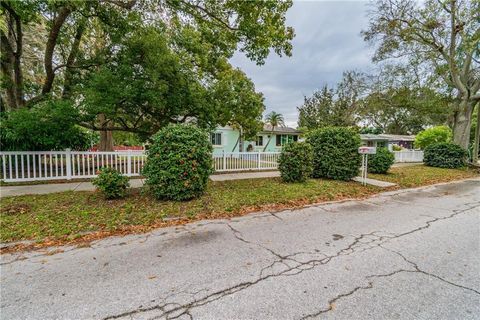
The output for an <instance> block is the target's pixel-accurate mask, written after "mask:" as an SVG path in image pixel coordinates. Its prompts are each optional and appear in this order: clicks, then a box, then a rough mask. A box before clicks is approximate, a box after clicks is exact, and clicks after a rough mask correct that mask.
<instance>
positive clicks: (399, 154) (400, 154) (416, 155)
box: [393, 150, 423, 162]
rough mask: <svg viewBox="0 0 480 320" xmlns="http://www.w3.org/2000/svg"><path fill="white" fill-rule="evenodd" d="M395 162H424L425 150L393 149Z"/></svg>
mask: <svg viewBox="0 0 480 320" xmlns="http://www.w3.org/2000/svg"><path fill="white" fill-rule="evenodd" d="M393 154H394V155H395V162H423V151H420V150H404V151H393Z"/></svg>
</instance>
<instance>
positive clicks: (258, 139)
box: [256, 136, 263, 146]
mask: <svg viewBox="0 0 480 320" xmlns="http://www.w3.org/2000/svg"><path fill="white" fill-rule="evenodd" d="M256 145H257V146H263V136H257V141H256Z"/></svg>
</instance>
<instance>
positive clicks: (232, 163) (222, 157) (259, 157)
mask: <svg viewBox="0 0 480 320" xmlns="http://www.w3.org/2000/svg"><path fill="white" fill-rule="evenodd" d="M279 156H280V152H224V153H222V154H213V168H214V170H215V171H216V172H228V171H247V170H270V169H276V168H277V166H278V157H279Z"/></svg>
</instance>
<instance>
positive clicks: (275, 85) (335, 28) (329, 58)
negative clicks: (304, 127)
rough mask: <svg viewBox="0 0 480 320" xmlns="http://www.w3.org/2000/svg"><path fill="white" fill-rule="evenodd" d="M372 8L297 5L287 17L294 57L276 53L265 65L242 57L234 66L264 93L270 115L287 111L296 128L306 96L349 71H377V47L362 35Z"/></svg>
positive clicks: (357, 4) (345, 3) (334, 3)
mask: <svg viewBox="0 0 480 320" xmlns="http://www.w3.org/2000/svg"><path fill="white" fill-rule="evenodd" d="M367 9H368V5H367V2H364V1H317V2H314V1H310V2H294V4H293V6H292V8H291V9H290V10H289V11H288V13H287V24H288V25H290V26H292V27H293V28H294V29H295V34H296V36H295V38H294V40H293V55H292V57H278V56H277V55H275V54H273V53H272V54H271V55H270V56H269V57H268V58H267V60H266V63H265V65H263V66H257V65H256V64H255V63H253V62H251V61H250V60H248V58H246V57H245V56H244V55H243V54H241V53H237V54H235V55H234V56H233V57H232V59H231V62H232V64H233V65H235V66H238V67H239V68H241V69H242V70H243V71H244V72H245V73H246V74H247V75H248V76H249V77H250V78H251V79H252V80H253V81H254V83H255V87H256V89H257V90H258V91H261V92H263V93H264V95H265V104H266V106H267V112H270V111H276V112H280V113H282V114H283V115H284V117H285V120H286V122H287V124H288V125H289V126H294V127H295V126H296V125H297V119H298V112H297V107H298V106H300V105H301V104H302V103H303V97H304V95H307V96H308V95H311V94H312V92H313V91H314V90H316V89H318V88H321V87H322V86H323V85H325V84H329V85H334V84H335V83H337V82H338V81H339V80H340V79H341V77H342V73H343V71H345V70H352V69H354V70H360V71H366V72H368V71H369V70H370V69H372V68H373V65H372V63H371V57H372V55H373V49H372V48H369V46H368V44H367V43H365V42H364V41H363V39H362V37H361V36H360V31H361V30H362V29H366V28H367V26H368V19H367V17H366V13H367Z"/></svg>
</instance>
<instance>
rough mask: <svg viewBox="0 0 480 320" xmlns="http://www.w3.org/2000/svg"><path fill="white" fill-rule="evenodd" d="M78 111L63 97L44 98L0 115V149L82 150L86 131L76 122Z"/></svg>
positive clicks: (86, 142)
mask: <svg viewBox="0 0 480 320" xmlns="http://www.w3.org/2000/svg"><path fill="white" fill-rule="evenodd" d="M78 117H79V114H78V112H77V110H76V109H75V108H73V107H72V105H71V104H70V103H68V102H66V101H45V102H42V103H39V104H37V105H36V106H35V107H33V108H31V109H26V108H22V109H18V110H14V111H11V112H8V113H5V112H2V113H1V116H0V120H1V121H0V147H1V150H4V151H48V150H65V149H66V148H71V149H74V150H85V149H87V148H88V147H89V146H90V144H91V137H90V134H88V133H87V132H86V130H85V129H83V128H81V127H79V126H78V125H76V123H77V122H78Z"/></svg>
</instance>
